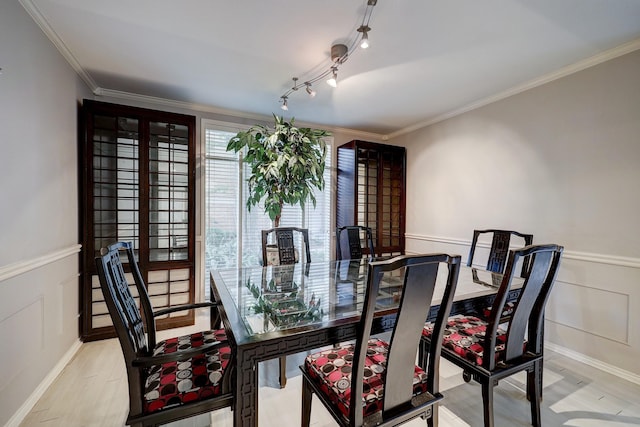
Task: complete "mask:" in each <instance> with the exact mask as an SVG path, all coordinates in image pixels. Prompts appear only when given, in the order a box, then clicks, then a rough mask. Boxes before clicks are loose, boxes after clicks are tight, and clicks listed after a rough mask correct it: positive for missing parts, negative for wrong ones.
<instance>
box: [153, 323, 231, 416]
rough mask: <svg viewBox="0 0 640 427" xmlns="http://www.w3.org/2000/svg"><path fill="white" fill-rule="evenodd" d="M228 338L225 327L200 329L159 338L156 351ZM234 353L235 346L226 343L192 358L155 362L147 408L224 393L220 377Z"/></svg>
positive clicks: (160, 351)
mask: <svg viewBox="0 0 640 427" xmlns="http://www.w3.org/2000/svg"><path fill="white" fill-rule="evenodd" d="M226 340H227V337H226V335H225V331H224V330H223V329H220V330H216V331H205V332H198V333H195V334H191V335H185V336H182V337H177V338H171V339H168V340H166V341H161V342H159V343H158V345H156V347H155V349H154V351H153V355H154V356H157V355H161V354H167V353H174V352H176V351H179V350H185V349H189V348H197V347H201V346H203V345H205V344H209V343H214V342H217V341H226ZM230 357H231V348H230V347H229V346H222V347H219V348H217V349H215V350H213V351H211V352H208V353H203V354H200V355H197V356H195V357H192V358H191V359H188V360H184V361H178V362H168V363H164V364H162V365H156V366H152V367H151V368H149V372H148V376H147V380H146V383H145V391H144V398H145V406H144V411H145V412H146V413H152V412H156V411H159V410H161V409H164V408H168V407H171V406H177V405H181V404H183V403H187V402H191V401H195V400H203V399H207V398H209V397H212V396H215V395H217V394H220V393H221V384H220V381H221V379H222V376H223V374H224V370H225V368H226V367H227V365H228V364H229V358H230Z"/></svg>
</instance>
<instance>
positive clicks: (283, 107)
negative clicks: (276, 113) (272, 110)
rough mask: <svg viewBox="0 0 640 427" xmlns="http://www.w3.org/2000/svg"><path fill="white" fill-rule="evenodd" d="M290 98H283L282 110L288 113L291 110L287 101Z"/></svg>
mask: <svg viewBox="0 0 640 427" xmlns="http://www.w3.org/2000/svg"><path fill="white" fill-rule="evenodd" d="M288 99H289V98H287V97H286V96H283V97H282V105H281V106H280V108H282V109H283V110H284V111H288V110H289V106H288V105H287V100H288Z"/></svg>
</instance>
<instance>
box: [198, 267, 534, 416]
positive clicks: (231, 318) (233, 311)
mask: <svg viewBox="0 0 640 427" xmlns="http://www.w3.org/2000/svg"><path fill="white" fill-rule="evenodd" d="M367 266H368V260H367V259H366V258H363V259H361V260H342V261H327V262H311V263H308V264H293V265H283V266H266V267H262V266H255V267H242V268H230V269H220V270H212V271H211V282H210V283H211V295H212V299H213V300H215V301H216V302H218V306H217V310H218V312H219V313H218V314H219V316H220V319H221V321H222V323H223V324H224V328H225V329H226V332H227V337H228V340H229V342H230V343H231V345H232V347H233V349H234V352H235V359H236V364H237V365H236V373H235V378H234V379H233V380H232V384H231V388H232V390H233V392H234V396H235V407H234V411H233V423H234V426H236V427H238V426H257V425H258V364H259V362H262V361H265V360H269V359H274V358H279V357H281V356H284V355H289V354H295V353H300V352H305V351H309V350H313V349H318V348H321V347H325V346H327V345H332V344H335V343H340V342H345V341H349V340H353V339H355V337H356V324H357V323H358V320H359V318H360V313H361V310H362V304H363V302H364V296H365V290H366V280H367ZM443 269H444V270H445V271H442V270H443ZM447 273H448V272H447V271H446V267H442V266H441V267H440V271H439V272H438V278H437V280H436V289H435V292H434V297H433V303H432V306H431V309H430V311H429V315H428V318H427V319H425V321H431V320H434V319H435V317H436V315H437V312H438V309H439V302H440V300H441V298H442V294H443V292H444V287H445V284H446V277H447ZM501 282H502V275H501V274H500V273H495V272H490V271H486V270H483V269H479V268H475V267H468V266H462V267H461V268H460V274H459V276H458V283H457V288H456V292H455V296H454V302H453V305H452V309H451V315H455V314H460V313H469V312H472V311H474V310H475V311H477V310H481V309H482V308H483V307H487V306H490V305H491V304H492V302H493V300H494V299H495V294H496V292H497V290H498V287H499V286H500V283H501ZM523 282H524V279H521V278H514V279H513V283H512V287H511V291H510V292H509V295H508V298H507V300H508V301H513V300H515V299H516V298H517V297H518V294H519V287H520V286H521V285H522V283H523ZM402 283H403V276H402V271H399V272H398V271H396V272H392V273H387V274H386V276H385V277H384V278H383V282H382V284H381V288H380V292H379V294H378V298H377V301H376V307H377V309H376V318H375V322H374V332H375V333H383V332H387V331H389V330H391V329H392V328H393V325H394V323H395V313H396V311H397V307H398V304H399V301H400V298H401V295H402ZM281 386H284V383H281Z"/></svg>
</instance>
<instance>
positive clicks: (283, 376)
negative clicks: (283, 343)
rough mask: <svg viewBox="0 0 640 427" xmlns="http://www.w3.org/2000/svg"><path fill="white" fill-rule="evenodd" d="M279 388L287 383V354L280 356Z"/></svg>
mask: <svg viewBox="0 0 640 427" xmlns="http://www.w3.org/2000/svg"><path fill="white" fill-rule="evenodd" d="M279 362H280V388H284V387H285V386H286V385H287V356H280V359H279Z"/></svg>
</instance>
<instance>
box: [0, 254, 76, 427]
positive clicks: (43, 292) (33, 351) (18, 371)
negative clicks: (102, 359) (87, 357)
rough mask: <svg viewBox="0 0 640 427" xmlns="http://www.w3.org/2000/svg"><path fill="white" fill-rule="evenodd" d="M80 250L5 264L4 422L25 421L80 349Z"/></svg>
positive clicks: (0, 286)
mask: <svg viewBox="0 0 640 427" xmlns="http://www.w3.org/2000/svg"><path fill="white" fill-rule="evenodd" d="M79 251H80V245H73V246H70V247H67V248H63V249H60V250H58V251H54V252H52V253H48V254H44V255H42V256H40V257H38V258H35V259H31V260H26V261H23V262H19V263H15V264H11V265H8V266H3V267H0V340H1V341H2V349H1V351H0V354H1V355H2V358H1V363H0V375H1V378H2V379H3V380H2V381H1V382H0V425H5V424H7V425H11V424H12V422H13V421H12V420H20V419H22V418H23V417H24V415H25V414H26V413H28V412H29V410H31V407H32V406H33V405H34V404H35V403H36V402H37V401H38V399H39V398H40V396H41V395H42V393H44V392H45V391H46V389H47V388H48V387H49V385H50V384H51V383H52V382H53V381H54V380H55V378H56V377H57V375H58V374H59V373H60V372H61V371H62V369H63V368H64V366H65V365H66V364H67V363H68V362H69V360H71V358H72V357H73V355H74V354H75V353H76V351H77V350H78V349H79V348H80V341H79V340H78V271H79V267H78V252H79Z"/></svg>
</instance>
